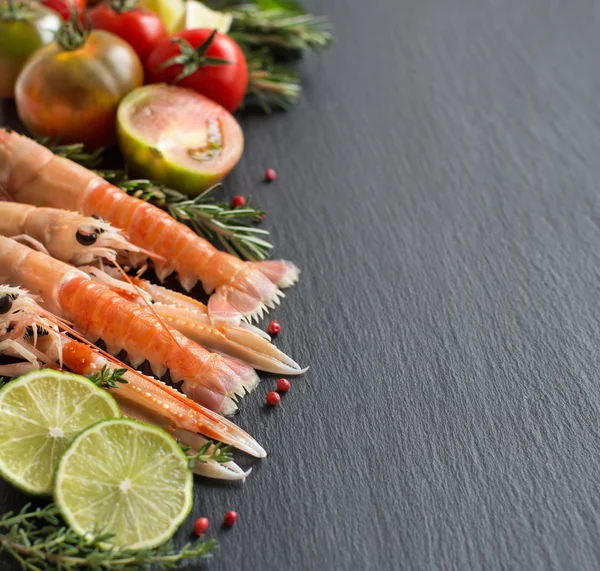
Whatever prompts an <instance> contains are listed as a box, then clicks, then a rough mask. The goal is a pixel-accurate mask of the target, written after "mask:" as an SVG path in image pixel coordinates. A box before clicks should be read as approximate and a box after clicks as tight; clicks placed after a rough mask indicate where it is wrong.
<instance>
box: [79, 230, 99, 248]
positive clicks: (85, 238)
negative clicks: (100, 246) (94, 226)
mask: <svg viewBox="0 0 600 571" xmlns="http://www.w3.org/2000/svg"><path fill="white" fill-rule="evenodd" d="M75 238H77V241H78V242H79V243H80V244H81V245H82V246H91V245H92V244H95V243H96V240H97V239H98V234H96V232H87V231H86V230H77V232H75Z"/></svg>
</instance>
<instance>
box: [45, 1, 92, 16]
mask: <svg viewBox="0 0 600 571" xmlns="http://www.w3.org/2000/svg"><path fill="white" fill-rule="evenodd" d="M42 4H43V5H44V6H46V8H50V9H51V10H54V11H55V12H58V13H59V14H60V17H61V18H62V19H63V20H68V19H69V18H70V17H71V10H72V9H73V8H75V9H76V10H77V11H78V12H79V14H80V15H81V14H83V12H84V10H85V7H86V5H87V2H86V0H42Z"/></svg>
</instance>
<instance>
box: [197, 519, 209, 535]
mask: <svg viewBox="0 0 600 571" xmlns="http://www.w3.org/2000/svg"><path fill="white" fill-rule="evenodd" d="M207 529H208V518H207V517H199V518H198V519H197V520H196V521H195V522H194V533H195V534H196V535H197V536H198V537H200V536H201V535H204V534H205V533H206V530H207Z"/></svg>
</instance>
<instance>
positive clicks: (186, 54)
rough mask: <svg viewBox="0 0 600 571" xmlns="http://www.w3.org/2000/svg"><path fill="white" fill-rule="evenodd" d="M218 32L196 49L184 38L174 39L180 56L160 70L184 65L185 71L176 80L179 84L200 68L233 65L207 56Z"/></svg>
mask: <svg viewBox="0 0 600 571" xmlns="http://www.w3.org/2000/svg"><path fill="white" fill-rule="evenodd" d="M217 32H218V30H213V31H212V33H211V34H210V36H208V38H206V40H204V41H203V42H202V43H201V44H200V45H199V46H198V47H197V48H196V49H194V48H193V47H192V45H191V44H190V43H189V42H188V41H186V40H184V39H183V38H173V39H172V40H171V44H177V45H178V46H179V54H177V55H176V56H173V57H172V58H170V59H168V60H167V61H165V62H163V63H162V64H161V65H160V66H159V68H158V69H159V70H161V69H164V68H166V67H171V66H172V65H182V66H183V69H182V70H181V73H180V74H179V75H178V76H177V77H176V78H175V83H179V82H180V81H181V80H182V79H183V78H185V77H187V76H188V75H192V74H193V73H195V72H196V71H198V68H200V67H204V66H207V65H228V64H231V62H230V61H229V60H226V59H221V58H216V57H209V56H207V55H206V51H207V50H208V48H209V47H210V45H211V44H212V41H213V39H214V38H215V35H216V33H217Z"/></svg>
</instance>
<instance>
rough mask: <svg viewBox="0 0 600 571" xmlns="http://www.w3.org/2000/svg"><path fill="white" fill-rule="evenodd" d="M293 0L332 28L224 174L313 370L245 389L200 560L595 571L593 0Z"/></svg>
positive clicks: (599, 554)
mask: <svg viewBox="0 0 600 571" xmlns="http://www.w3.org/2000/svg"><path fill="white" fill-rule="evenodd" d="M306 4H307V6H309V7H310V8H312V9H313V10H315V11H317V12H322V13H326V14H327V15H329V16H330V18H331V19H332V20H333V22H334V24H335V27H336V33H337V36H338V42H337V43H336V45H335V46H334V47H333V48H332V49H331V50H330V51H328V52H327V53H325V54H324V55H323V56H321V57H311V58H309V60H307V61H306V62H304V63H303V64H302V67H301V69H302V73H303V75H304V77H305V80H306V92H305V95H304V98H303V101H302V103H301V104H300V105H299V106H298V107H297V108H296V109H295V110H293V111H292V112H290V113H287V114H280V115H276V116H274V117H271V118H266V119H265V118H262V117H251V118H244V119H243V126H244V128H245V132H246V136H247V151H246V154H245V156H244V159H243V161H242V163H241V165H240V167H239V168H238V169H237V170H236V172H235V173H234V174H233V175H232V176H231V178H230V180H229V182H228V185H227V188H228V191H229V192H230V194H231V195H233V194H236V193H240V192H244V193H245V192H247V191H251V192H252V193H253V195H254V196H255V199H256V201H257V202H258V203H260V204H261V205H263V206H264V207H265V208H266V209H267V210H268V211H269V218H268V219H267V222H266V225H268V227H269V228H270V229H271V230H272V231H273V238H274V240H275V242H276V244H277V245H278V252H277V253H278V254H279V255H280V256H284V257H287V258H290V259H292V260H294V261H295V262H297V263H298V264H299V265H300V267H301V268H302V269H303V270H304V273H303V275H302V281H301V283H300V284H299V285H298V286H297V287H296V288H294V289H293V290H292V291H291V292H290V293H289V295H288V297H287V299H286V301H285V304H284V305H283V306H282V307H281V308H280V309H278V310H277V311H276V312H275V314H274V315H275V317H277V318H278V319H279V320H280V322H281V323H282V325H283V327H284V330H283V333H282V334H281V335H280V337H279V339H278V344H279V345H280V346H281V347H282V348H283V349H285V350H287V351H289V352H290V353H291V354H293V355H294V356H295V357H297V358H298V359H299V360H300V361H301V362H302V363H310V365H311V370H310V372H309V373H308V374H307V375H305V377H304V378H302V379H299V380H297V381H294V383H293V386H292V390H291V392H290V393H288V395H286V396H285V397H284V399H283V400H282V404H281V405H280V406H279V407H277V408H276V409H274V410H265V409H264V408H263V402H264V398H265V394H266V393H267V392H268V390H269V389H271V388H272V387H273V385H274V381H273V380H272V379H265V381H264V382H263V384H262V385H261V386H260V387H259V389H258V390H257V391H256V393H255V394H254V395H252V396H250V397H249V398H247V399H246V401H245V403H244V407H243V409H244V410H243V413H242V414H241V415H240V416H239V417H238V421H239V423H240V424H241V425H242V426H244V427H245V428H247V429H249V430H250V431H251V432H252V433H253V434H254V435H255V436H256V437H257V438H258V440H259V441H261V442H262V443H263V444H264V445H265V446H266V447H267V448H268V450H269V453H270V455H269V457H268V458H267V459H266V460H264V461H262V462H259V463H256V465H255V468H254V472H253V474H252V477H251V478H250V479H249V480H248V481H247V482H246V483H245V484H244V485H237V486H227V485H225V486H218V485H205V484H204V483H202V482H198V484H197V486H196V504H195V507H194V511H193V515H194V516H196V517H197V516H200V515H207V516H209V517H210V518H211V520H212V522H213V528H212V529H213V530H214V529H215V527H216V526H215V524H216V522H218V521H219V520H220V518H221V517H222V514H223V513H224V512H225V511H226V510H227V509H236V510H238V511H239V512H240V520H239V522H238V524H237V525H236V527H235V528H234V529H232V530H230V531H227V532H224V531H222V530H218V531H217V534H216V535H217V536H218V537H219V538H220V540H221V550H220V552H219V553H218V554H217V555H216V557H215V558H214V559H213V561H212V563H211V564H210V566H209V567H210V568H211V569H215V570H216V569H219V570H234V569H248V570H251V569H260V570H261V571H270V570H273V571H274V570H278V571H280V570H282V569H294V570H313V569H314V570H317V569H323V570H329V569H351V570H363V569H365V570H366V569H378V570H380V569H443V570H450V569H486V570H492V569H523V570H525V569H527V570H532V569H594V568H599V567H600V541H599V538H600V529H599V527H600V526H599V520H598V509H599V504H600V500H599V499H598V498H599V497H600V481H599V477H598V474H599V472H600V470H599V463H600V440H599V423H598V406H599V404H600V374H599V373H598V371H599V369H600V335H599V334H598V321H599V319H598V318H599V317H600V296H599V293H600V288H599V285H598V284H599V268H600V210H599V207H598V180H600V160H599V157H600V104H599V99H598V94H599V93H600V66H599V65H598V54H599V53H600V34H599V33H598V29H599V25H600V17H599V11H598V5H597V3H594V2H592V1H591V0H571V1H570V2H559V1H558V0H504V1H500V0H378V1H377V2H362V1H358V0H328V1H327V2H323V3H321V2H318V1H317V0H312V1H308V0H307V1H306ZM5 109H6V107H5ZM5 113H6V111H5ZM266 167H274V168H276V169H277V171H278V172H279V176H280V178H279V180H278V181H277V183H275V184H273V185H263V184H261V176H262V172H263V170H264V169H265V168H266ZM243 461H245V462H246V465H249V464H250V463H249V462H248V461H246V460H245V459H243ZM2 498H3V504H4V505H14V504H16V503H18V502H20V501H21V498H20V497H17V494H16V493H15V492H14V491H13V490H12V489H11V488H9V487H7V486H4V487H2ZM190 528H191V519H190V521H188V522H186V524H185V525H184V526H183V528H182V530H181V532H180V534H179V535H178V538H180V539H181V540H182V541H183V540H184V539H185V538H186V537H187V536H188V533H189V530H190Z"/></svg>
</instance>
